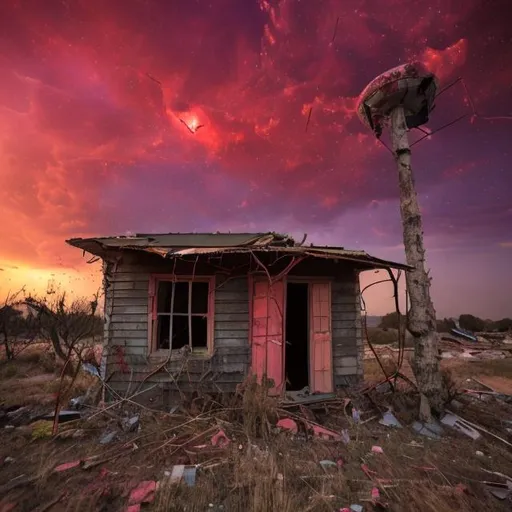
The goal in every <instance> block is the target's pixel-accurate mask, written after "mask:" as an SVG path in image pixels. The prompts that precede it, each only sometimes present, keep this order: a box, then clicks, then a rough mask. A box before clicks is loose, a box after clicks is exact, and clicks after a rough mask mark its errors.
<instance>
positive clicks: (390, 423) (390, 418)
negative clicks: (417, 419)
mask: <svg viewBox="0 0 512 512" xmlns="http://www.w3.org/2000/svg"><path fill="white" fill-rule="evenodd" d="M379 423H380V424H381V425H385V426H386V427H396V428H402V425H401V424H400V422H399V421H398V420H397V419H396V417H395V415H394V414H393V413H392V412H391V410H389V409H388V410H387V411H386V412H385V413H384V414H383V415H382V419H381V420H380V421H379Z"/></svg>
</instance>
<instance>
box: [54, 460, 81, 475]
mask: <svg viewBox="0 0 512 512" xmlns="http://www.w3.org/2000/svg"><path fill="white" fill-rule="evenodd" d="M78 466H80V461H79V460H74V461H72V462H65V463H64V464H60V465H59V466H57V467H56V468H55V469H54V471H55V472H56V473H60V472H61V471H67V470H68V469H73V468H76V467H78Z"/></svg>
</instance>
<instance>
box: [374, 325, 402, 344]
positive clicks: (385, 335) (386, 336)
mask: <svg viewBox="0 0 512 512" xmlns="http://www.w3.org/2000/svg"><path fill="white" fill-rule="evenodd" d="M367 332H368V341H369V342H370V343H372V344H373V345H391V344H392V343H398V331H397V330H396V329H381V328H380V327H368V329H367Z"/></svg>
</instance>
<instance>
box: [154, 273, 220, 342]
mask: <svg viewBox="0 0 512 512" xmlns="http://www.w3.org/2000/svg"><path fill="white" fill-rule="evenodd" d="M209 297H210V282H209V280H203V281H201V280H194V281H171V280H158V281H157V282H156V287H155V296H154V298H153V300H154V302H153V347H154V348H155V349H156V350H167V349H169V348H171V349H172V350H177V349H180V348H183V347H186V346H188V347H189V348H190V350H191V351H194V352H202V351H206V350H207V349H208V332H209V315H208V313H209V302H210V301H209Z"/></svg>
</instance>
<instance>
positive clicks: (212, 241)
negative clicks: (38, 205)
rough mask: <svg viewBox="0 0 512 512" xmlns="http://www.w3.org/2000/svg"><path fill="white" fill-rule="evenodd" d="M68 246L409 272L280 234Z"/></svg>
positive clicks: (149, 237)
mask: <svg viewBox="0 0 512 512" xmlns="http://www.w3.org/2000/svg"><path fill="white" fill-rule="evenodd" d="M66 243H68V244H69V245H72V246H73V247H78V248H79V249H82V250H83V251H85V252H88V253H90V254H93V255H95V256H99V257H104V256H105V255H106V254H107V252H109V251H114V250H115V251H119V250H132V251H141V252H147V253H152V254H158V255H159V256H162V257H164V258H176V257H185V256H190V255H200V254H202V255H206V254H210V255H211V254H229V253H231V254H233V253H235V254H240V253H250V252H279V253H280V254H282V255H285V254H288V255H290V256H310V257H315V258H327V259H331V260H345V261H352V262H354V263H358V264H360V265H361V266H363V267H368V268H388V267H391V268H396V269H403V270H410V269H411V268H412V267H409V266H408V265H405V264H403V263H396V262H393V261H387V260H382V259H380V258H375V257H374V256H370V255H369V254H367V253H366V252H365V251H353V250H348V249H344V248H343V247H322V246H314V245H302V244H299V243H297V242H296V241H295V240H294V239H293V238H292V237H290V236H288V235H283V234H280V233H273V232H268V233H166V234H136V235H133V236H114V237H100V238H72V239H70V240H66Z"/></svg>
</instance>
